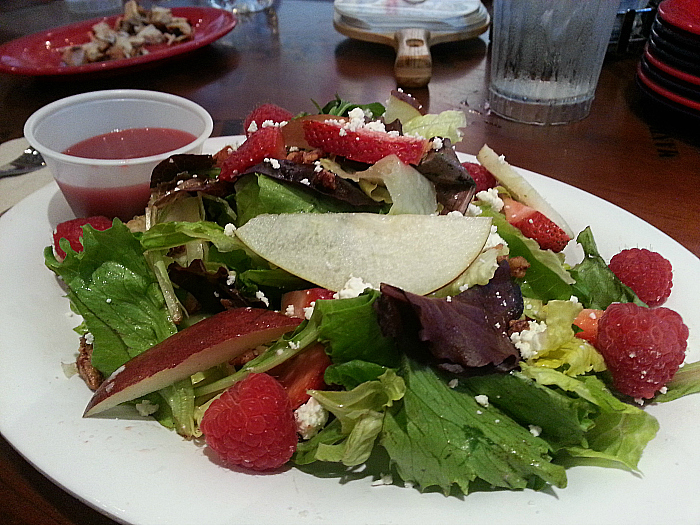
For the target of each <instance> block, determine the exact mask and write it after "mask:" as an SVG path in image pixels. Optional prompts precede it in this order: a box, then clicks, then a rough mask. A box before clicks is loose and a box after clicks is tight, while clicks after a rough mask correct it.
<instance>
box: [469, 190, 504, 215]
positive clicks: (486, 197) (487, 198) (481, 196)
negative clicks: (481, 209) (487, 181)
mask: <svg viewBox="0 0 700 525" xmlns="http://www.w3.org/2000/svg"><path fill="white" fill-rule="evenodd" d="M475 197H476V198H477V199H478V200H480V201H481V202H483V203H484V204H488V205H489V206H491V208H493V211H501V210H502V209H503V206H504V204H503V200H502V199H501V198H500V197H499V196H498V190H497V189H496V188H489V189H488V190H482V191H480V192H478V193H477V194H476V195H475Z"/></svg>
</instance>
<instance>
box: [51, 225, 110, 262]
mask: <svg viewBox="0 0 700 525" xmlns="http://www.w3.org/2000/svg"><path fill="white" fill-rule="evenodd" d="M86 224H89V225H90V226H92V227H93V228H95V229H96V230H106V229H108V228H111V227H112V221H111V219H108V218H107V217H103V216H101V215H96V216H94V217H87V218H79V219H72V220H70V221H65V222H62V223H61V224H59V225H58V226H56V231H55V232H54V233H53V248H54V251H55V252H56V256H57V257H58V259H60V260H63V259H65V257H66V252H65V251H63V249H62V248H61V246H60V245H59V244H58V241H59V240H60V239H68V242H70V247H71V248H72V249H73V250H74V251H76V252H82V251H83V243H82V242H81V241H80V239H81V238H82V236H83V226H84V225H86Z"/></svg>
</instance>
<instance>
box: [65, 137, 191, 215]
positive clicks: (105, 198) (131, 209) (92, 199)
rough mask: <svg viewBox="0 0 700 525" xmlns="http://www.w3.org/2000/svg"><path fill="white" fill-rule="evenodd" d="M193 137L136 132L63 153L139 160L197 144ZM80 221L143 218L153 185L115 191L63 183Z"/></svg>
mask: <svg viewBox="0 0 700 525" xmlns="http://www.w3.org/2000/svg"><path fill="white" fill-rule="evenodd" d="M196 138H197V137H195V136H194V135H193V134H192V133H188V132H186V131H180V130H178V129H170V128H133V129H125V130H121V131H113V132H111V133H105V134H104V135H97V136H95V137H90V138H89V139H86V140H83V141H81V142H78V143H76V144H73V145H72V146H70V147H68V148H67V149H66V150H65V151H63V153H65V154H66V155H73V156H74V157H83V158H89V159H119V160H121V159H135V158H140V157H150V156H151V155H158V154H160V153H165V152H167V151H172V150H175V149H178V148H181V147H183V146H186V145H187V144H189V143H191V142H193V141H194V140H196ZM59 187H60V188H61V192H62V193H63V195H64V196H65V197H66V200H67V201H68V204H69V205H70V207H71V209H72V210H73V213H75V214H76V216H78V217H90V216H93V215H105V216H107V217H119V218H120V219H122V220H124V221H128V220H131V219H132V218H133V217H134V216H135V215H142V214H143V211H144V209H145V207H146V204H147V203H148V199H149V197H150V195H151V190H150V183H149V182H145V183H143V184H137V185H133V186H115V187H111V188H86V187H81V186H73V185H70V184H66V183H61V182H59Z"/></svg>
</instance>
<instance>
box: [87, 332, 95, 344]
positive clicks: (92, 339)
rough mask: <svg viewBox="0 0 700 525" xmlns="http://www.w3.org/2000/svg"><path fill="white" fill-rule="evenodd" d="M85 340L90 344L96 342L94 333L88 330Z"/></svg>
mask: <svg viewBox="0 0 700 525" xmlns="http://www.w3.org/2000/svg"><path fill="white" fill-rule="evenodd" d="M85 342H86V343H87V344H89V345H91V344H92V343H94V342H95V336H94V335H92V334H91V333H90V332H87V333H86V334H85Z"/></svg>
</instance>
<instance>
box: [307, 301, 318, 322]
mask: <svg viewBox="0 0 700 525" xmlns="http://www.w3.org/2000/svg"><path fill="white" fill-rule="evenodd" d="M314 306H316V301H313V302H312V303H311V304H310V305H309V306H306V307H304V319H311V316H312V315H313V314H314Z"/></svg>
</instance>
